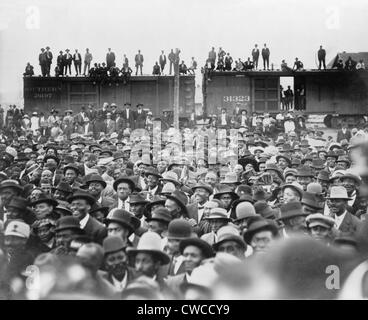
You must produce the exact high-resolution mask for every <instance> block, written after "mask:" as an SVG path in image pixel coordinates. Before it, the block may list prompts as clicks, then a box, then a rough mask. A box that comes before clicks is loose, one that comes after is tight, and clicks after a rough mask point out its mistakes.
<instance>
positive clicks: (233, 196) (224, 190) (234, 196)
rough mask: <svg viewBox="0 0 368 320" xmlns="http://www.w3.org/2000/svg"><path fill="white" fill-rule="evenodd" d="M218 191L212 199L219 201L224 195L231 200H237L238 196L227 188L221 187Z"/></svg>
mask: <svg viewBox="0 0 368 320" xmlns="http://www.w3.org/2000/svg"><path fill="white" fill-rule="evenodd" d="M219 189H220V190H219V191H218V192H216V193H215V194H214V196H213V198H214V199H219V200H220V197H221V196H222V195H224V194H229V195H230V196H231V198H232V199H233V200H236V199H239V196H238V195H237V194H236V193H235V192H234V191H233V189H231V188H230V187H229V186H226V185H225V186H221V185H220V187H219Z"/></svg>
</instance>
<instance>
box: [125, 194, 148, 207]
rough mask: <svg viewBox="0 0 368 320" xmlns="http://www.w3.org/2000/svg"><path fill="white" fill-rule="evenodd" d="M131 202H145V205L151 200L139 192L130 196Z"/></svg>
mask: <svg viewBox="0 0 368 320" xmlns="http://www.w3.org/2000/svg"><path fill="white" fill-rule="evenodd" d="M129 203H130V204H144V205H146V204H147V203H149V201H147V200H146V199H145V198H143V196H142V195H141V194H139V193H132V194H131V195H130V196H129Z"/></svg>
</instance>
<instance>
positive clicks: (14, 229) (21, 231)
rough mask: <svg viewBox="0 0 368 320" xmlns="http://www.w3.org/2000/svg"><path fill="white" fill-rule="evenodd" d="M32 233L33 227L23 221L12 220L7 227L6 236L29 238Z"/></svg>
mask: <svg viewBox="0 0 368 320" xmlns="http://www.w3.org/2000/svg"><path fill="white" fill-rule="evenodd" d="M30 233H31V228H30V227H29V225H28V224H26V223H25V222H23V221H18V220H12V221H10V222H9V224H8V225H7V227H6V229H5V233H4V235H5V236H16V237H20V238H25V239H28V238H29V235H30Z"/></svg>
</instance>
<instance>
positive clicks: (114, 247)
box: [102, 236, 126, 255]
mask: <svg viewBox="0 0 368 320" xmlns="http://www.w3.org/2000/svg"><path fill="white" fill-rule="evenodd" d="M102 246H103V249H104V254H105V255H107V254H109V253H114V252H117V251H120V250H124V249H125V248H126V244H125V243H124V241H123V239H122V238H121V237H118V236H108V237H106V238H105V239H104V241H103V243H102Z"/></svg>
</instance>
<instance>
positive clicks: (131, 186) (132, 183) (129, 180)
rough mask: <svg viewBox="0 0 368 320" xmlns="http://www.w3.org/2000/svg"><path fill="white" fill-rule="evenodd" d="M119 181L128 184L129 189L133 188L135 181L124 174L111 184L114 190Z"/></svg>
mask: <svg viewBox="0 0 368 320" xmlns="http://www.w3.org/2000/svg"><path fill="white" fill-rule="evenodd" d="M120 183H127V184H129V186H130V189H131V190H132V191H133V190H134V189H135V183H134V181H133V180H132V179H131V178H130V177H127V176H124V177H120V178H118V179H116V180H115V181H114V184H113V187H114V190H115V191H116V189H117V188H118V185H119V184H120Z"/></svg>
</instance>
